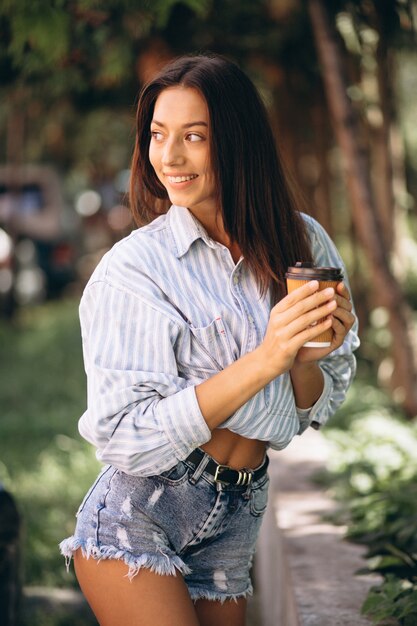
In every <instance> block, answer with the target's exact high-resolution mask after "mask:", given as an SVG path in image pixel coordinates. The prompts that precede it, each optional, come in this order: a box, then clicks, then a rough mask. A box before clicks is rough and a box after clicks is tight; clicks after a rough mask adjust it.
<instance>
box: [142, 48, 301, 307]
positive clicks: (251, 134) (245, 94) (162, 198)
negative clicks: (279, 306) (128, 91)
mask: <svg viewBox="0 0 417 626" xmlns="http://www.w3.org/2000/svg"><path fill="white" fill-rule="evenodd" d="M174 86H182V87H190V88H194V89H197V90H198V91H199V92H200V93H201V94H202V95H203V97H204V98H205V100H206V102H207V106H208V111H209V116H210V129H211V140H210V141H211V144H210V155H211V165H212V168H213V171H214V177H215V181H216V188H217V189H218V206H219V210H220V212H221V215H222V218H223V223H224V228H225V230H226V232H227V234H228V235H229V237H230V238H231V240H232V241H233V242H235V243H237V244H238V245H239V247H240V250H241V251H242V255H243V256H244V259H245V262H246V263H247V265H248V266H249V268H250V269H251V271H252V272H253V273H254V275H255V276H256V278H257V281H258V284H259V286H260V289H261V291H262V293H264V294H265V293H266V291H267V289H268V288H269V287H271V296H272V301H273V302H276V301H277V300H279V299H280V298H282V297H283V295H285V279H284V275H285V272H286V269H287V267H288V266H289V265H294V263H295V262H296V261H312V254H311V249H310V244H309V240H308V237H307V233H306V228H305V225H304V221H303V219H302V217H301V216H300V213H299V202H298V201H296V198H295V195H294V193H293V192H292V190H291V188H290V185H289V182H288V177H287V176H286V175H285V172H284V169H283V165H282V162H281V159H280V157H279V155H278V151H277V147H276V145H275V140H274V137H273V134H272V130H271V126H270V124H269V120H268V114H267V112H266V109H265V107H264V105H263V103H262V100H261V98H260V96H259V94H258V92H257V90H256V88H255V87H254V85H253V83H252V82H251V81H250V79H249V78H248V77H247V76H246V74H244V73H243V72H242V70H240V69H239V67H238V66H237V65H235V64H234V63H232V62H231V61H229V60H227V59H225V58H224V57H221V56H218V55H204V56H202V55H199V56H185V57H180V58H178V59H176V60H175V61H173V62H171V63H170V64H169V65H167V66H166V67H165V68H164V69H163V70H162V71H161V72H160V73H159V74H158V75H157V76H156V77H155V78H154V79H152V80H151V81H150V82H149V83H147V84H146V85H145V86H144V87H143V89H142V91H141V93H140V96H139V102H138V108H137V129H136V142H135V149H134V153H133V159H132V168H131V177H130V180H131V182H130V203H131V209H132V213H133V216H134V218H135V221H136V222H137V223H138V224H139V225H143V224H145V223H147V222H150V221H151V220H152V219H154V218H155V217H156V216H157V215H159V214H161V213H163V212H166V211H167V209H168V208H169V205H170V203H169V199H168V194H167V191H166V189H165V187H164V186H163V185H162V184H161V183H160V181H159V180H158V178H157V176H156V174H155V171H154V169H153V167H152V165H151V163H150V161H149V143H150V126H151V120H152V116H153V111H154V107H155V102H156V99H157V98H158V96H159V94H160V93H161V92H162V91H163V90H164V89H166V88H167V87H174Z"/></svg>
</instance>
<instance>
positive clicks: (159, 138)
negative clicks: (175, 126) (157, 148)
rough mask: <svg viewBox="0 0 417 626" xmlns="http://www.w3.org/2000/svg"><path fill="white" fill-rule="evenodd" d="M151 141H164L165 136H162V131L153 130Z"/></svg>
mask: <svg viewBox="0 0 417 626" xmlns="http://www.w3.org/2000/svg"><path fill="white" fill-rule="evenodd" d="M151 139H154V140H155V141H162V139H163V135H162V133H161V131H159V130H151Z"/></svg>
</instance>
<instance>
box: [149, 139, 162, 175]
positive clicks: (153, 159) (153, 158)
mask: <svg viewBox="0 0 417 626" xmlns="http://www.w3.org/2000/svg"><path fill="white" fill-rule="evenodd" d="M148 156H149V161H150V164H151V165H152V167H153V169H154V170H155V171H156V173H158V166H159V161H160V159H158V151H157V150H156V149H155V147H154V146H153V144H152V143H151V144H150V145H149V152H148Z"/></svg>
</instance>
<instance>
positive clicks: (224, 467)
mask: <svg viewBox="0 0 417 626" xmlns="http://www.w3.org/2000/svg"><path fill="white" fill-rule="evenodd" d="M228 469H230V467H228V465H218V466H217V467H216V471H215V473H214V482H215V483H223V484H224V485H228V484H229V483H228V482H227V480H222V479H221V478H219V472H222V471H223V470H228Z"/></svg>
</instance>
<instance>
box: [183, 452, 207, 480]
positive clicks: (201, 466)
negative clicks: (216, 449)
mask: <svg viewBox="0 0 417 626" xmlns="http://www.w3.org/2000/svg"><path fill="white" fill-rule="evenodd" d="M209 461H210V457H209V455H208V454H206V453H205V452H204V456H203V458H202V459H201V461H200V463H199V464H198V465H197V466H196V468H195V470H194V472H193V473H192V475H191V476H190V478H189V479H188V480H189V481H190V483H191V484H192V485H195V484H196V482H197V481H198V480H199V478H200V476H201V474H202V473H203V472H204V470H205V469H206V465H207V463H208V462H209Z"/></svg>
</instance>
